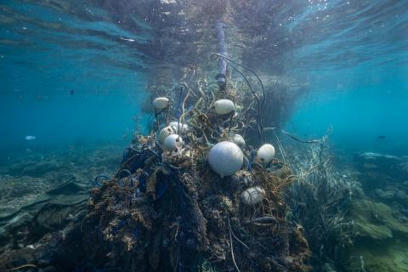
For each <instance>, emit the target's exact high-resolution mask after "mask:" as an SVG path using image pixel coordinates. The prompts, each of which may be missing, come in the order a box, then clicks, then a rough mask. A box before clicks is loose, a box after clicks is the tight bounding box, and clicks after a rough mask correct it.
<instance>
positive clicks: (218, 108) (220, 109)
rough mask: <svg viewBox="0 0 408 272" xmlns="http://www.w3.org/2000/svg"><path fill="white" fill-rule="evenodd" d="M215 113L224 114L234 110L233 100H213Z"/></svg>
mask: <svg viewBox="0 0 408 272" xmlns="http://www.w3.org/2000/svg"><path fill="white" fill-rule="evenodd" d="M214 108H215V113H217V114H218V115H226V114H229V113H231V112H233V111H235V105H234V102H232V101H231V100H229V99H219V100H217V101H215V102H214Z"/></svg>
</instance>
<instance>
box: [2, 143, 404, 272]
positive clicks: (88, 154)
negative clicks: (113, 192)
mask: <svg viewBox="0 0 408 272" xmlns="http://www.w3.org/2000/svg"><path fill="white" fill-rule="evenodd" d="M122 151H123V149H122V147H121V146H116V145H112V146H104V147H98V148H85V147H83V148H76V149H73V150H70V151H67V150H60V151H56V152H51V153H47V154H43V153H27V154H21V155H19V156H16V157H14V158H10V159H9V163H7V164H2V166H1V167H0V194H1V197H0V204H1V205H0V267H2V269H4V271H58V270H56V268H55V267H53V266H50V265H48V263H49V262H50V260H49V259H47V256H54V255H55V252H51V251H53V250H54V249H55V247H56V246H57V245H58V244H60V241H61V240H64V239H65V237H71V236H69V235H72V229H73V228H74V226H75V225H78V224H79V221H78V220H82V218H84V216H86V213H87V207H88V204H89V202H88V201H89V197H90V190H91V188H93V187H95V186H96V185H99V186H100V185H101V184H100V182H99V181H98V180H97V181H96V182H95V177H97V176H100V175H102V174H103V176H108V177H113V176H114V173H116V171H117V169H118V166H119V165H120V162H121V160H122ZM407 166H408V158H407V157H396V156H390V155H384V154H376V153H361V154H356V155H355V156H354V157H353V158H347V160H343V161H342V162H341V164H337V165H336V168H335V170H334V171H333V172H330V173H331V175H332V176H333V177H334V178H335V179H336V180H338V181H339V182H341V183H344V182H350V183H353V184H355V186H353V188H352V189H351V190H350V192H349V193H350V200H351V201H350V203H349V204H348V205H349V208H347V211H348V212H347V213H346V215H343V216H344V217H345V218H346V219H345V220H344V221H347V223H348V225H347V228H346V227H345V228H344V229H342V231H344V232H342V231H340V232H338V233H336V234H335V235H337V236H335V235H334V236H333V237H334V238H336V239H337V238H338V237H340V236H341V235H344V234H345V233H347V239H349V241H348V242H349V243H344V244H342V245H341V246H340V243H339V246H337V247H335V248H336V250H335V251H336V252H334V253H333V254H331V253H330V254H328V253H327V252H320V253H319V252H316V250H313V239H314V237H313V236H312V235H310V234H311V233H312V230H311V228H312V227H310V226H308V225H307V224H302V225H303V227H304V228H305V237H306V238H307V239H308V242H309V244H311V250H312V254H313V257H312V258H317V259H319V258H321V259H324V258H326V259H325V260H324V261H322V262H321V263H320V264H319V265H315V266H314V269H313V271H327V272H329V271H360V272H379V271H386V272H387V271H389V272H397V271H398V272H400V271H408V261H407V260H408V253H407V252H408V250H407V249H408V167H407ZM96 183H99V184H96ZM289 205H290V203H289ZM308 205H311V204H309V203H306V204H305V206H306V207H307V206H308ZM292 209H293V206H292ZM338 210H340V208H338ZM292 212H295V211H294V210H292ZM332 218H336V215H335V214H333V215H332ZM333 220H334V219H333ZM334 221H335V222H336V220H334ZM342 222H343V221H342ZM342 222H340V221H338V225H341V224H343V223H342ZM326 226H328V227H330V226H331V225H330V224H328V223H326ZM349 226H351V227H350V228H349ZM70 233H71V234H70ZM67 235H68V236H67ZM340 240H341V239H339V241H340ZM53 243H54V244H53ZM53 246H54V247H53ZM70 246H72V245H70ZM55 250H57V249H55ZM320 250H321V251H325V250H328V251H329V248H328V247H327V248H326V247H324V246H321V249H320ZM330 250H331V249H330ZM71 251H72V249H71ZM319 254H321V255H319ZM324 256H331V257H332V259H330V258H327V257H324ZM50 258H51V257H50ZM66 261H67V262H68V263H69V260H68V259H67V260H66ZM312 263H313V261H312ZM42 264H45V265H44V266H43V265H42ZM13 269H15V270H13ZM82 271H93V270H86V269H85V270H82Z"/></svg>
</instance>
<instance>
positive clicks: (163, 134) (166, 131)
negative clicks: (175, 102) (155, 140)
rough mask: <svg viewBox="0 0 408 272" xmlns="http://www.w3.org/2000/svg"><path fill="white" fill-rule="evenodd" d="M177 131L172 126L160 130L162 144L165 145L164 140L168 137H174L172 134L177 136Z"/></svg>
mask: <svg viewBox="0 0 408 272" xmlns="http://www.w3.org/2000/svg"><path fill="white" fill-rule="evenodd" d="M176 133H177V131H176V130H175V129H174V128H173V127H172V126H167V127H164V128H162V129H161V130H160V135H159V138H160V143H162V144H163V143H164V140H165V139H166V137H167V136H169V135H172V134H176Z"/></svg>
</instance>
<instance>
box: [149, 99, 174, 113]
mask: <svg viewBox="0 0 408 272" xmlns="http://www.w3.org/2000/svg"><path fill="white" fill-rule="evenodd" d="M169 103H170V101H169V99H168V98H167V97H157V98H155V99H154V100H153V107H154V109H155V110H156V111H160V110H163V109H165V108H167V107H168V106H169Z"/></svg>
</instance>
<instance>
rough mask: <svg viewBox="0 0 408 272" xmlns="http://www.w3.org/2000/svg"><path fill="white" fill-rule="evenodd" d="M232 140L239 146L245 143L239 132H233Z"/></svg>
mask: <svg viewBox="0 0 408 272" xmlns="http://www.w3.org/2000/svg"><path fill="white" fill-rule="evenodd" d="M232 141H233V142H234V143H235V144H237V145H238V146H239V147H243V146H245V145H246V143H245V139H244V137H242V136H241V135H239V134H234V136H232Z"/></svg>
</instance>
